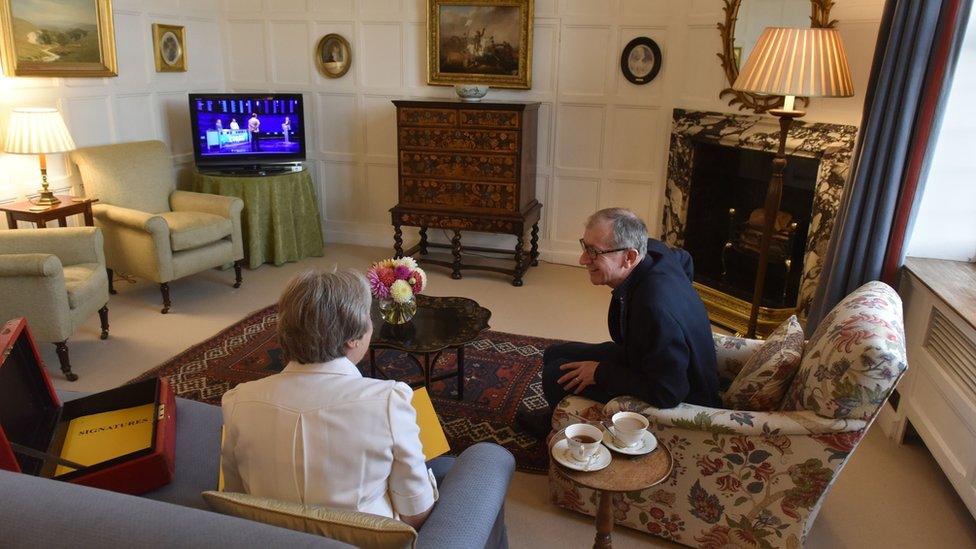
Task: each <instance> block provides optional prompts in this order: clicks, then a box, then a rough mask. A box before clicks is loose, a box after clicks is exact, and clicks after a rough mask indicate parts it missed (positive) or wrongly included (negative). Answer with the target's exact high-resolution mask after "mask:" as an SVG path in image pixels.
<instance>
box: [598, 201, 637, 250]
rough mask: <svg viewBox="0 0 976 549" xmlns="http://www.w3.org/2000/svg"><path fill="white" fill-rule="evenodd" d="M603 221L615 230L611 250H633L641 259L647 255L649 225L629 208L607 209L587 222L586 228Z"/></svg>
mask: <svg viewBox="0 0 976 549" xmlns="http://www.w3.org/2000/svg"><path fill="white" fill-rule="evenodd" d="M601 221H607V222H609V223H610V225H611V227H612V229H613V231H612V236H611V242H610V245H611V246H612V248H611V249H613V248H633V249H635V250H637V254H638V256H640V257H644V255H646V254H647V225H645V224H644V221H643V220H642V219H641V218H640V217H637V214H635V213H634V212H632V211H630V210H628V209H627V208H605V209H602V210H600V211H598V212H596V213H594V214H593V215H591V216H590V217H589V219H587V220H586V228H587V229H589V228H591V227H593V225H595V224H597V223H598V222H601Z"/></svg>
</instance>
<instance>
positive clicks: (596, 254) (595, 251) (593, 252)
mask: <svg viewBox="0 0 976 549" xmlns="http://www.w3.org/2000/svg"><path fill="white" fill-rule="evenodd" d="M579 243H580V246H581V247H582V248H583V251H584V252H586V255H588V256H590V259H593V260H595V259H596V258H597V257H599V256H601V255H603V254H612V253H613V252H622V251H624V250H629V249H630V248H615V249H613V250H598V249H596V248H594V247H593V246H590V245H589V244H587V243H586V242H583V239H582V238H581V239H579Z"/></svg>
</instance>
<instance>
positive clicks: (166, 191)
mask: <svg viewBox="0 0 976 549" xmlns="http://www.w3.org/2000/svg"><path fill="white" fill-rule="evenodd" d="M71 160H72V162H74V163H75V164H76V165H77V169H78V171H79V173H80V175H81V181H82V184H83V185H84V187H85V194H86V195H88V196H90V197H92V198H97V199H98V202H97V203H96V204H94V205H93V207H92V213H93V214H94V216H95V225H96V226H98V227H100V228H101V229H102V230H103V231H104V233H105V260H106V263H107V265H108V269H109V270H108V276H109V291H110V292H111V293H115V290H114V288H113V287H112V286H111V284H112V271H114V270H118V271H121V272H124V273H127V274H130V275H134V276H137V277H139V278H145V279H148V280H152V281H153V282H156V283H158V284H159V288H160V291H161V292H162V294H163V309H162V311H161V312H162V313H163V314H166V313H168V312H169V308H170V295H169V283H170V282H171V281H173V280H176V279H178V278H182V277H184V276H188V275H191V274H195V273H199V272H201V271H204V270H206V269H211V268H214V267H220V266H223V265H229V264H231V263H233V264H234V273H235V281H234V287H235V288H239V287H240V285H241V267H242V265H243V259H244V242H243V239H242V237H241V210H242V209H243V208H244V203H243V202H242V201H241V199H239V198H233V197H227V196H219V195H212V194H203V193H192V192H186V191H178V190H176V177H175V174H174V171H173V160H172V157H171V156H170V153H169V149H168V148H167V146H166V144H165V143H163V142H162V141H140V142H136V143H121V144H117V145H105V146H101V147H89V148H86V149H78V150H76V151H73V152H72V153H71Z"/></svg>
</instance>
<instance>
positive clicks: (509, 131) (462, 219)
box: [390, 101, 542, 286]
mask: <svg viewBox="0 0 976 549" xmlns="http://www.w3.org/2000/svg"><path fill="white" fill-rule="evenodd" d="M393 103H394V105H396V109H397V155H398V170H399V201H398V203H397V205H396V206H394V207H393V208H392V209H391V210H390V213H391V214H392V222H393V229H394V252H395V254H396V256H397V257H400V256H402V255H413V254H415V253H417V252H419V253H420V254H426V253H427V249H428V247H437V246H440V245H438V244H434V243H430V242H428V240H427V229H428V228H432V227H433V228H441V229H449V230H451V231H453V235H454V236H453V238H452V240H451V245H450V246H449V247H450V248H451V253H452V258H453V261H451V262H446V261H436V260H433V259H427V260H425V262H426V263H433V264H442V265H446V266H449V267H451V268H452V273H451V276H452V277H454V278H461V270H462V269H485V270H491V271H496V272H502V273H506V274H511V275H512V276H513V279H512V283H513V284H514V285H516V286H521V285H522V276H523V275H524V274H525V271H526V270H527V269H528V267H529V266H530V265H536V264H537V260H538V256H539V249H538V241H539V237H538V235H539V215H540V212H541V210H542V204H540V203H539V202H538V201H537V200H536V198H535V177H536V176H535V165H536V141H537V127H538V118H539V117H538V113H539V104H538V103H462V102H458V101H394V102H393ZM405 225H406V226H412V227H419V228H420V242H419V243H418V244H417V245H416V246H414V247H412V248H410V249H409V250H406V251H404V249H403V232H402V229H401V227H403V226H405ZM530 230H531V236H530V238H529V240H530V250H529V251H526V250H525V243H526V242H525V241H526V236H527V235H526V233H527V232H529V231H530ZM461 231H479V232H489V233H504V234H512V235H515V237H516V245H515V249H514V250H498V249H485V248H474V247H462V246H461ZM445 247H447V246H445ZM465 249H466V250H472V251H486V252H499V253H506V254H507V255H513V253H514V257H515V267H514V269H505V268H501V267H495V266H491V265H478V266H476V265H468V264H465V263H463V262H462V255H463V251H464V250H465Z"/></svg>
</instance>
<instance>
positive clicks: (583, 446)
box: [566, 423, 603, 461]
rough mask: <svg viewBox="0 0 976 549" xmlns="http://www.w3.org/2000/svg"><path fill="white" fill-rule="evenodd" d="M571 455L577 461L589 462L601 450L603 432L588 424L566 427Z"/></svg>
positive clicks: (575, 424)
mask: <svg viewBox="0 0 976 549" xmlns="http://www.w3.org/2000/svg"><path fill="white" fill-rule="evenodd" d="M566 440H567V441H568V442H569V455H570V457H572V458H573V459H575V460H576V461H588V460H589V459H590V458H591V457H593V456H594V455H595V454H596V452H597V451H598V450H599V449H600V442H601V441H602V440H603V431H601V430H600V429H599V428H597V427H594V426H593V425H587V424H586V423H574V424H573V425H570V426H569V427H566Z"/></svg>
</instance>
